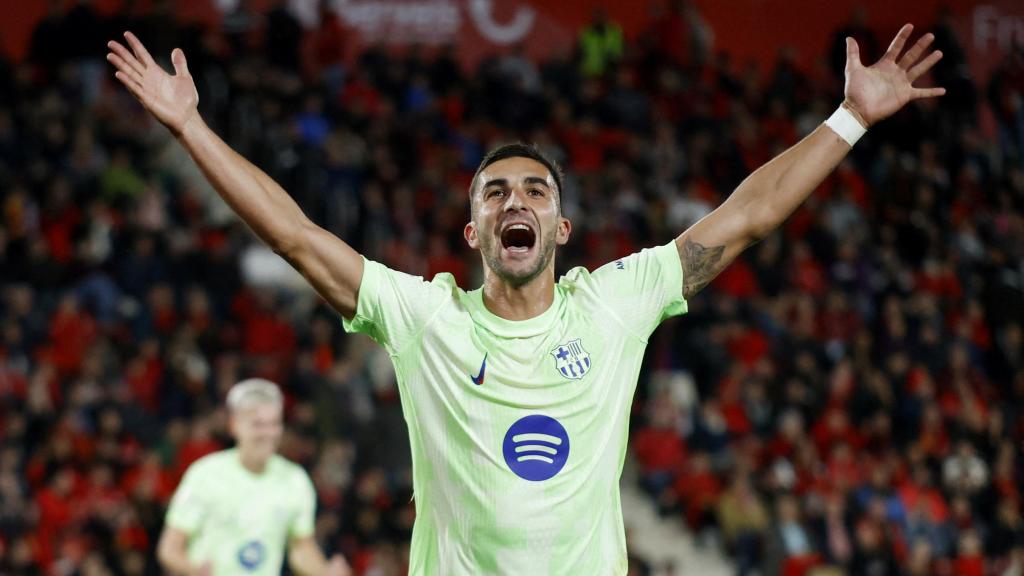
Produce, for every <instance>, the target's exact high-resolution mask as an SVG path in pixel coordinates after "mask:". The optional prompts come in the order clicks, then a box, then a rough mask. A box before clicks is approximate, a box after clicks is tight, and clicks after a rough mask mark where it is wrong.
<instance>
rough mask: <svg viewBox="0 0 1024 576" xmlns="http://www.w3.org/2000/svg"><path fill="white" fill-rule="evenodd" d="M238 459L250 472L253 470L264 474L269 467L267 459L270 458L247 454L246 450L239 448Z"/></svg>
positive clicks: (255, 472)
mask: <svg viewBox="0 0 1024 576" xmlns="http://www.w3.org/2000/svg"><path fill="white" fill-rule="evenodd" d="M238 460H239V461H240V462H241V463H242V467H243V468H245V469H246V470H248V471H249V472H252V473H253V474H263V471H264V470H266V469H267V461H268V460H269V458H260V457H258V456H252V455H247V454H246V453H245V452H242V451H241V450H239V451H238Z"/></svg>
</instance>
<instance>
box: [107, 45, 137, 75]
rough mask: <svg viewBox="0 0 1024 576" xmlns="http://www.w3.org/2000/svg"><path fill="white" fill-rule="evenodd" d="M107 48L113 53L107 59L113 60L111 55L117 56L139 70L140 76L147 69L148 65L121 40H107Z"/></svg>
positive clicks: (127, 64) (133, 68)
mask: <svg viewBox="0 0 1024 576" xmlns="http://www.w3.org/2000/svg"><path fill="white" fill-rule="evenodd" d="M107 48H109V49H110V52H111V54H108V55H107V60H110V61H111V62H113V60H112V59H111V58H110V56H117V57H118V58H119V59H120V60H121V61H122V62H124V63H125V65H126V66H128V67H130V68H131V69H132V70H134V71H135V72H137V73H138V74H139V75H140V76H141V75H142V74H143V73H144V72H145V71H146V67H145V66H143V65H142V63H140V62H139V61H138V60H137V59H136V58H135V55H134V54H132V53H131V52H130V51H129V50H128V49H127V48H125V47H124V46H122V45H121V43H120V42H115V41H113V40H111V41H110V42H107Z"/></svg>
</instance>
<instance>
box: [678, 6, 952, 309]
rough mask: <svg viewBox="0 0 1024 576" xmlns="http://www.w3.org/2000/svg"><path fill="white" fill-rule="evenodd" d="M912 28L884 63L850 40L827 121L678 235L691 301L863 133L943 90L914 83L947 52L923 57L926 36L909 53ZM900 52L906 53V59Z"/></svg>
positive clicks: (797, 202)
mask: <svg viewBox="0 0 1024 576" xmlns="http://www.w3.org/2000/svg"><path fill="white" fill-rule="evenodd" d="M912 31H913V26H912V25H910V24H907V25H905V26H903V28H902V29H901V30H900V31H899V34H897V35H896V38H895V39H893V41H892V44H891V45H890V46H889V50H888V51H887V52H886V53H885V55H884V56H883V57H882V59H881V60H879V61H878V62H876V63H875V64H874V65H872V66H870V67H865V66H864V65H863V64H861V61H860V51H859V49H858V47H857V42H856V41H855V40H853V39H852V38H847V39H846V87H845V90H844V96H845V100H844V101H843V103H842V105H841V107H840V109H839V110H837V111H836V113H835V114H834V115H833V116H832V118H830V119H829V121H828V122H827V123H826V124H823V125H821V126H819V127H818V128H817V129H816V130H815V131H814V132H812V133H811V134H809V135H808V136H807V137H806V138H804V139H803V140H801V141H800V142H798V143H797V144H796V145H794V146H793V147H792V148H790V149H789V150H786V151H785V152H783V153H782V154H780V155H779V156H777V157H775V158H774V159H772V160H771V161H770V162H768V163H767V164H765V165H764V166H762V167H761V168H759V169H757V170H756V171H755V172H754V173H753V174H751V175H750V176H748V177H747V178H746V179H745V180H744V181H743V182H742V183H741V184H740V185H739V187H738V188H736V190H735V191H733V193H732V195H730V196H729V198H728V199H727V200H726V201H725V202H723V203H722V205H721V206H719V207H718V208H717V209H716V210H715V211H713V212H712V213H711V214H708V215H707V216H705V217H704V218H702V219H701V220H700V221H699V222H697V223H696V224H694V225H693V226H691V227H690V228H689V229H688V230H686V231H685V232H683V233H682V234H680V235H679V237H678V238H676V247H677V248H678V249H679V258H680V261H681V262H682V266H683V294H684V296H685V297H687V298H689V297H691V296H693V295H694V294H696V293H697V292H698V291H699V290H700V289H701V288H703V287H704V286H705V285H707V283H708V282H710V281H711V280H712V279H714V277H715V276H717V275H718V273H719V272H721V271H722V270H723V269H724V268H725V267H726V266H727V265H728V264H729V263H730V262H732V260H733V259H734V258H736V256H737V255H739V253H740V252H742V251H743V250H744V249H745V248H746V247H747V246H749V245H750V244H752V243H754V242H756V241H757V240H760V239H761V238H763V237H764V236H766V235H767V234H768V233H769V232H771V231H772V230H774V229H775V228H776V227H778V226H779V225H780V224H781V223H782V222H783V220H785V219H786V218H787V217H788V216H789V215H790V214H792V213H793V211H794V210H795V209H796V208H797V206H799V205H800V204H801V203H802V202H803V201H804V200H805V199H806V198H807V197H808V196H809V195H810V194H811V192H812V191H813V190H814V189H815V188H816V187H817V186H818V184H820V183H821V181H822V180H824V179H825V177H826V176H828V174H829V173H831V172H832V170H834V169H835V167H836V166H837V165H838V164H839V163H840V162H841V161H842V159H843V158H844V157H845V156H846V154H847V153H848V152H849V151H850V148H851V146H852V145H853V142H855V141H856V138H858V137H859V136H860V135H861V134H863V132H864V130H865V129H867V128H868V127H870V126H871V125H873V124H875V123H876V122H878V121H880V120H882V119H884V118H886V117H888V116H890V115H892V114H893V113H894V112H896V111H897V110H899V109H900V108H902V107H903V106H904V105H906V104H907V102H910V101H911V100H916V99H918V98H931V97H934V96H941V95H942V94H944V93H945V89H943V88H915V87H914V86H913V83H914V81H915V80H917V79H918V78H919V77H920V76H921V75H923V74H924V73H925V72H927V71H928V70H929V69H930V68H931V67H932V66H933V65H934V64H935V63H936V62H938V61H939V58H941V57H942V53H941V52H938V51H934V52H932V53H930V54H928V56H927V57H925V58H924V59H922V58H921V56H922V55H924V53H925V50H926V49H927V48H928V45H929V44H931V42H932V40H933V39H934V36H933V35H932V34H925V35H924V36H922V37H921V38H920V39H919V40H918V41H917V42H916V43H915V44H914V45H913V47H911V48H910V49H909V50H907V51H906V53H903V47H904V44H905V43H906V41H907V39H908V38H909V37H910V34H911V32H912ZM901 53H902V56H901Z"/></svg>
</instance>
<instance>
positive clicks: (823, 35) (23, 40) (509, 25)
mask: <svg viewBox="0 0 1024 576" xmlns="http://www.w3.org/2000/svg"><path fill="white" fill-rule="evenodd" d="M72 1H73V0H72ZM237 2H238V0H177V2H176V3H175V6H176V10H177V13H178V15H179V17H180V18H181V19H183V20H193V21H194V20H200V21H204V22H206V23H208V24H210V25H217V23H218V22H219V19H220V16H221V14H223V13H224V12H225V11H227V10H230V9H231V8H232V7H233V6H234V5H236V4H237ZM665 2H666V0H653V1H640V2H613V1H605V2H597V1H594V0H558V1H543V0H333V3H332V5H333V7H334V9H335V10H336V11H337V12H338V14H339V15H340V16H341V18H342V20H343V22H344V23H345V25H346V26H347V27H348V29H349V30H350V31H351V33H352V37H353V43H352V45H353V46H356V47H358V46H359V45H360V44H363V43H366V42H385V43H389V44H396V45H406V46H409V45H430V44H443V43H453V44H455V45H456V46H457V47H458V50H459V54H460V55H461V57H462V59H463V60H464V61H465V62H466V63H467V64H470V65H472V64H473V63H475V62H476V61H478V60H479V59H480V58H482V57H485V56H487V55H489V54H493V53H495V52H497V51H502V50H506V49H508V47H509V46H511V45H514V44H518V43H522V44H524V45H525V46H526V47H527V50H528V52H529V53H531V54H533V55H535V56H544V55H548V54H551V53H553V52H558V51H564V50H567V49H568V48H570V47H571V45H572V43H573V42H574V39H575V36H576V33H577V31H578V30H579V29H580V27H582V26H584V25H585V24H586V23H587V21H588V20H589V18H590V16H591V14H592V12H593V10H594V8H596V7H602V8H604V9H606V10H607V12H608V13H609V15H610V17H611V18H612V19H613V20H615V21H616V22H618V23H619V24H620V25H621V26H622V27H623V29H624V30H625V31H626V34H627V35H628V36H632V37H635V36H637V35H639V34H643V33H644V32H645V31H646V30H647V29H648V27H649V25H650V23H651V20H652V14H653V13H654V12H655V10H656V9H657V8H658V7H659V6H662V5H664V4H665ZM691 2H692V3H693V4H694V5H695V6H696V7H697V8H698V9H699V11H700V13H701V14H702V15H703V17H704V19H705V20H706V21H707V22H708V23H709V25H710V27H711V29H712V30H713V31H714V36H715V48H716V50H725V51H727V52H729V53H731V54H732V55H733V56H734V59H735V60H736V61H738V62H748V61H754V62H757V63H760V64H761V65H762V66H763V67H766V66H769V65H770V64H771V62H772V61H773V60H774V59H775V57H776V55H777V54H778V51H779V50H780V48H782V47H784V46H789V47H792V48H794V49H795V50H796V54H797V57H798V61H799V62H800V63H802V64H804V65H810V64H812V63H813V62H814V60H815V59H817V58H821V57H824V56H825V54H826V50H827V47H828V43H829V41H830V38H831V36H832V34H833V32H834V31H835V30H836V29H837V28H839V27H841V26H842V25H843V24H844V23H846V22H847V21H848V20H849V18H850V15H851V13H852V11H853V10H854V8H855V7H860V8H863V9H865V10H866V12H867V23H868V25H869V26H870V27H871V28H873V29H874V30H875V31H876V32H877V33H878V35H879V37H880V38H882V39H885V38H888V37H891V35H892V34H894V33H895V31H896V30H898V29H899V27H900V26H901V25H902V24H903V23H905V22H913V23H914V24H916V25H917V27H918V29H919V30H925V29H927V28H928V27H929V26H930V25H931V24H932V23H934V21H935V17H936V14H937V12H938V9H939V7H940V6H943V5H947V6H949V8H950V9H951V10H952V12H953V14H954V17H955V21H956V29H957V31H958V33H959V38H960V40H961V42H962V43H963V47H964V49H965V51H966V53H967V56H968V61H969V63H970V66H971V68H972V69H973V71H974V75H975V77H976V78H979V79H981V80H984V79H985V78H986V77H987V75H988V72H989V71H990V69H991V68H992V66H993V65H994V63H996V62H998V61H999V59H1000V57H1001V55H1002V54H1004V53H1005V51H1006V50H1007V49H1009V47H1010V46H1012V45H1014V43H1017V44H1020V45H1024V1H1021V0H914V1H912V2H893V1H892V0H859V1H856V2H854V1H851V0H835V1H832V2H821V1H820V0H724V1H723V0H691ZM8 4H9V5H8V6H6V7H5V10H4V16H3V18H2V19H0V34H2V36H0V38H2V40H3V41H4V44H5V45H6V48H7V50H8V53H9V54H12V55H13V56H14V57H15V58H21V57H22V56H23V55H24V53H25V50H26V46H27V43H28V39H29V36H30V34H31V31H32V28H33V26H34V25H35V23H36V22H38V20H39V19H40V18H42V17H43V16H44V14H45V13H46V10H47V4H48V3H47V2H45V1H43V0H34V1H31V0H30V1H28V2H10V3H8ZM140 4H141V5H142V6H145V4H147V2H140ZM270 4H271V0H254V1H252V2H250V5H251V6H252V7H253V8H254V9H256V10H265V9H266V8H267V7H268V6H269V5H270ZM289 4H290V5H291V6H292V8H293V10H294V11H295V13H296V14H298V15H300V17H301V18H302V19H303V20H304V22H305V23H306V24H307V25H312V24H313V23H314V21H315V18H316V10H317V5H318V0H291V1H290V2H289ZM94 5H95V6H96V7H97V9H98V10H100V11H101V12H106V13H109V12H112V11H114V10H117V9H118V8H119V7H120V5H121V0H96V1H95V2H94ZM883 41H884V40H883Z"/></svg>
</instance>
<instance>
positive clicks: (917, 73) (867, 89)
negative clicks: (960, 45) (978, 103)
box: [843, 24, 946, 126]
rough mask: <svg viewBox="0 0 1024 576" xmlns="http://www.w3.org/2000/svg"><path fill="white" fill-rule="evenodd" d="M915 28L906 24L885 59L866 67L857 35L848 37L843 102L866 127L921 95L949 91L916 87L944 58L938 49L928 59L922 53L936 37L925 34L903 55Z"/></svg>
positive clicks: (930, 95) (939, 93)
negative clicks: (862, 61) (922, 77)
mask: <svg viewBox="0 0 1024 576" xmlns="http://www.w3.org/2000/svg"><path fill="white" fill-rule="evenodd" d="M913 31H914V26H913V24H906V25H904V26H903V28H901V29H900V31H899V34H897V35H896V38H894V39H893V41H892V44H890V45H889V49H888V50H887V51H886V52H885V55H884V56H882V59H881V60H879V61H878V62H875V63H874V64H873V65H871V66H868V67H865V66H864V65H863V64H861V61H860V48H859V47H858V46H857V41H856V40H854V39H853V38H847V39H846V88H845V89H844V91H843V93H844V96H845V97H846V100H845V101H844V102H843V105H844V106H846V107H847V109H849V110H850V111H851V112H852V113H853V114H854V116H857V117H858V120H860V121H861V123H862V124H864V125H865V126H871V125H872V124H875V123H876V122H878V121H879V120H883V119H885V118H887V117H889V116H890V115H892V114H893V113H894V112H896V111H897V110H899V109H900V108H902V107H903V106H904V105H906V103H907V102H910V101H911V100H917V99H918V98H932V97H935V96H942V95H943V94H945V93H946V89H945V88H915V87H914V86H913V84H914V81H916V80H917V79H918V78H920V77H921V76H922V75H923V74H924V73H925V72H927V71H928V70H930V69H931V67H932V66H934V65H935V63H936V62H938V61H939V59H940V58H942V52H940V51H938V50H935V51H933V52H932V53H931V54H928V56H927V57H925V58H924V59H922V58H921V55H922V54H924V51H925V49H927V48H928V45H929V44H931V43H932V40H934V39H935V36H934V35H933V34H931V33H928V34H925V35H924V36H922V37H921V38H919V39H918V41H917V42H916V43H915V44H914V45H913V46H912V47H911V48H910V50H907V51H906V53H904V54H903V55H902V56H900V53H901V52H903V45H904V44H905V43H906V42H907V39H908V38H910V34H911V32H913Z"/></svg>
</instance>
